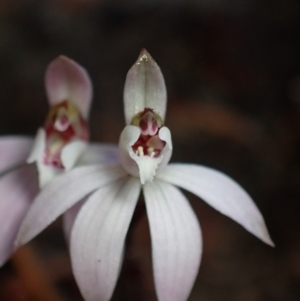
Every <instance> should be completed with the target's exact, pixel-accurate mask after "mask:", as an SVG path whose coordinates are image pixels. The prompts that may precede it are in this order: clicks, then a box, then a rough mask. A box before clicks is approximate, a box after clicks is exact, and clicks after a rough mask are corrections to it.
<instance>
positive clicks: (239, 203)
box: [157, 164, 274, 246]
mask: <svg viewBox="0 0 300 301" xmlns="http://www.w3.org/2000/svg"><path fill="white" fill-rule="evenodd" d="M157 178H159V179H161V180H164V181H166V182H169V183H172V184H174V185H177V186H179V187H182V188H183V189H186V190H188V191H190V192H192V193H194V194H196V195H197V196H199V197H200V198H201V199H203V200H204V201H205V202H207V203H208V204H209V205H210V206H212V207H213V208H215V209H216V210H218V211H220V212H221V213H223V214H224V215H227V216H228V217H230V218H232V219H233V220H234V221H236V222H237V223H239V224H240V225H241V226H243V227H244V228H245V229H246V230H248V231H249V232H250V233H252V234H253V235H255V236H256V237H258V238H259V239H261V240H262V241H264V242H265V243H267V244H269V245H271V246H273V245H274V244H273V242H272V240H271V238H270V236H269V233H268V230H267V227H266V225H265V222H264V219H263V217H262V215H261V213H260V212H259V210H258V208H257V206H256V205H255V203H254V202H253V200H252V199H251V197H250V196H249V195H248V194H247V192H246V191H245V190H244V189H243V188H242V187H241V186H240V185H239V184H237V183H236V182H235V181H233V180H232V179H231V178H229V177H228V176H226V175H225V174H223V173H221V172H219V171H216V170H214V169H211V168H208V167H204V166H198V165H192V164H170V165H168V166H167V167H166V168H164V169H161V170H160V172H159V173H158V174H157Z"/></svg>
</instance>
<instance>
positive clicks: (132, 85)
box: [124, 49, 167, 124]
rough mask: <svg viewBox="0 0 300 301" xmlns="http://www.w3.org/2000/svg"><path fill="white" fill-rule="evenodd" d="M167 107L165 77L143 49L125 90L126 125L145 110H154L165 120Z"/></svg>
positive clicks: (130, 71) (130, 72)
mask: <svg viewBox="0 0 300 301" xmlns="http://www.w3.org/2000/svg"><path fill="white" fill-rule="evenodd" d="M166 106H167V90H166V86H165V81H164V78H163V75H162V73H161V71H160V68H159V67H158V65H157V64H156V62H155V61H154V59H153V58H152V57H151V55H150V54H149V53H148V52H147V51H146V50H145V49H143V50H142V51H141V53H140V55H139V57H138V59H137V61H136V63H135V64H134V65H133V66H132V67H131V69H130V70H129V71H128V73H127V76H126V81H125V88H124V107H125V119H126V124H130V123H131V121H132V118H133V117H134V116H135V115H136V114H138V113H140V112H143V111H144V109H145V108H150V109H153V110H154V111H155V112H156V113H157V114H158V115H159V116H160V117H161V118H162V120H164V119H165V114H166Z"/></svg>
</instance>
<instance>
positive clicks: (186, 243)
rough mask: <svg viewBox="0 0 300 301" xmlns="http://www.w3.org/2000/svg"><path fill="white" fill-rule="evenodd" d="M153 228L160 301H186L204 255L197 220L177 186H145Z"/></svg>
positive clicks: (159, 184) (153, 253)
mask: <svg viewBox="0 0 300 301" xmlns="http://www.w3.org/2000/svg"><path fill="white" fill-rule="evenodd" d="M143 190H144V196H145V201H146V208H147V215H148V219H149V224H150V233H151V242H152V257H153V265H154V282H155V287H156V292H157V295H158V300H159V301H185V300H186V299H187V298H188V295H189V294H190V291H191V289H192V287H193V285H194V282H195V279H196V276H197V273H198V269H199V265H200V259H201V254H202V237H201V231H200V226H199V223H198V220H197V217H196V215H195V213H194V211H193V209H192V208H191V206H190V204H189V202H188V201H187V199H186V198H185V196H184V195H183V194H182V193H181V192H180V191H179V189H177V188H176V187H174V186H173V185H170V184H168V183H164V182H161V181H156V180H154V181H153V182H152V183H147V184H145V185H144V188H143Z"/></svg>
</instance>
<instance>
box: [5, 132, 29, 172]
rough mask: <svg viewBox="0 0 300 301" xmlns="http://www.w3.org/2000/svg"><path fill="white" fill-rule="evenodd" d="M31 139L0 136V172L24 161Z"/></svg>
mask: <svg viewBox="0 0 300 301" xmlns="http://www.w3.org/2000/svg"><path fill="white" fill-rule="evenodd" d="M32 144H33V139H32V138H29V137H20V136H6V137H1V138H0V173H2V172H4V171H5V170H7V169H10V168H13V167H14V166H16V165H19V164H21V163H23V162H25V161H26V159H27V157H28V155H29V153H30V150H31V148H32Z"/></svg>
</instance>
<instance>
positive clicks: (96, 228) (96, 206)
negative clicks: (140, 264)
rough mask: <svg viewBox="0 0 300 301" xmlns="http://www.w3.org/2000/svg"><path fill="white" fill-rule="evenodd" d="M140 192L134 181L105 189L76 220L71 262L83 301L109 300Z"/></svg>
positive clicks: (85, 207) (137, 183)
mask: <svg viewBox="0 0 300 301" xmlns="http://www.w3.org/2000/svg"><path fill="white" fill-rule="evenodd" d="M140 189H141V184H140V182H139V180H138V179H136V178H133V177H127V178H126V179H124V180H121V181H117V182H115V183H113V184H110V185H107V186H105V187H103V188H101V189H99V190H98V191H96V192H95V193H94V194H93V195H92V196H91V197H90V198H89V199H88V200H87V201H86V203H85V204H84V205H83V206H82V208H81V210H80V212H79V214H78V216H77V218H76V220H75V224H74V227H73V230H72V235H71V259H72V266H73V271H74V275H75V278H76V280H77V283H78V286H79V288H80V291H81V293H82V295H83V297H84V299H85V300H86V301H99V300H101V301H108V300H109V299H110V298H111V296H112V293H113V290H114V288H115V285H116V282H117V278H118V276H119V272H120V266H121V263H122V259H123V247H124V241H125V237H126V234H127V231H128V227H129V224H130V221H131V218H132V215H133V212H134V209H135V206H136V203H137V200H138V196H139V194H140Z"/></svg>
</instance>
